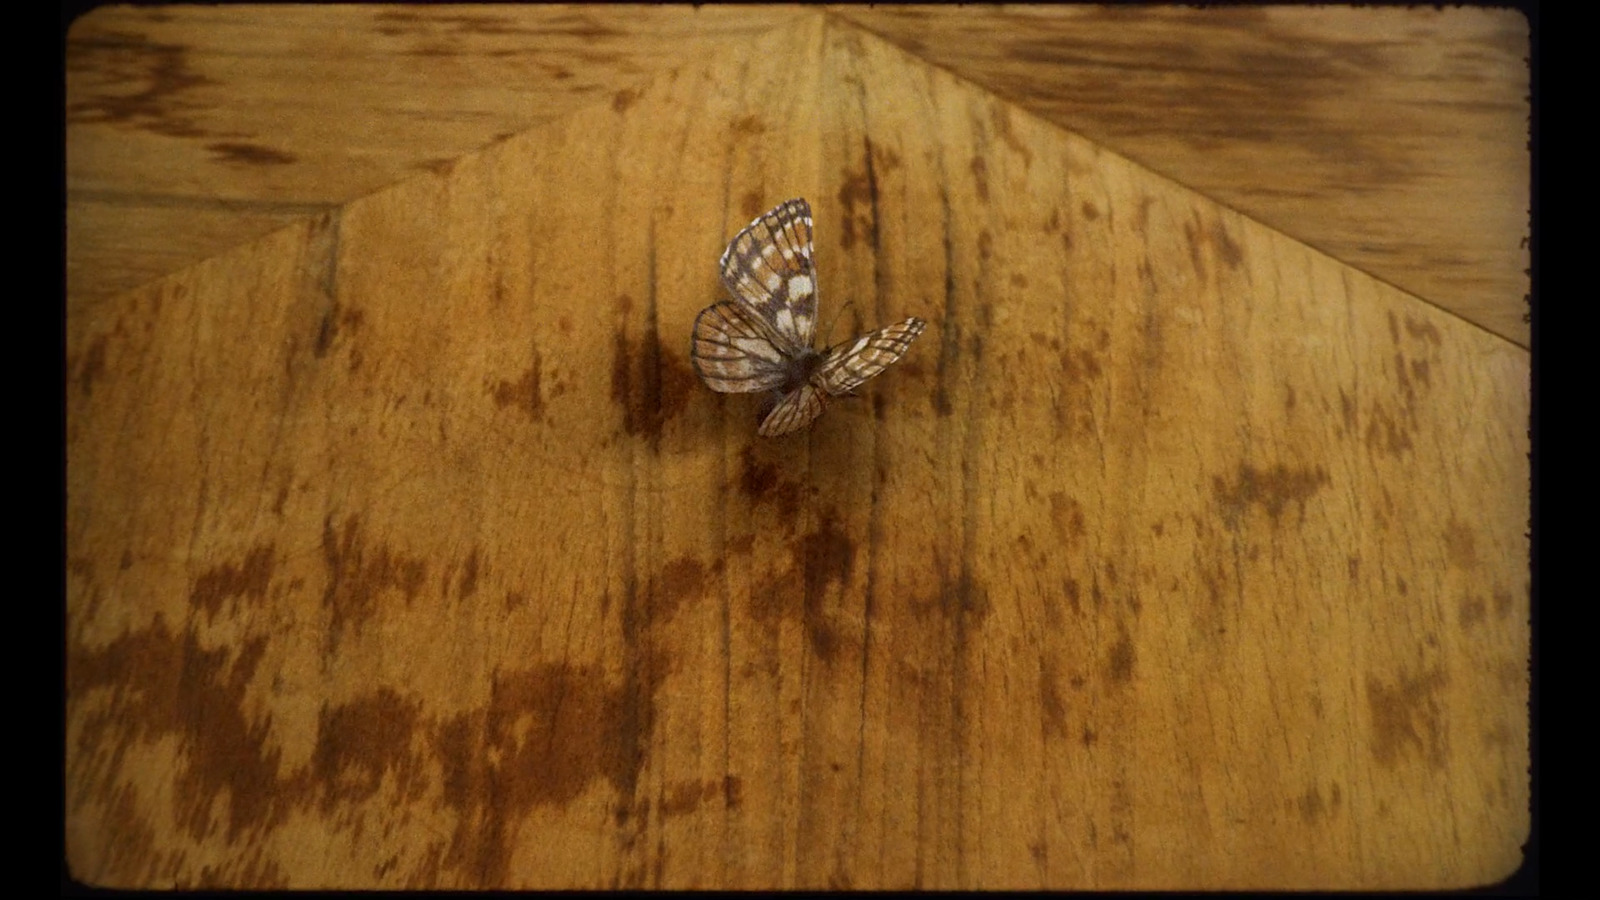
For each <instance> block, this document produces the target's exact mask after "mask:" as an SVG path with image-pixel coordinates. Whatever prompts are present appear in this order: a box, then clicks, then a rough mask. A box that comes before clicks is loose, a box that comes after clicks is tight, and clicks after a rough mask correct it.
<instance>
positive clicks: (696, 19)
mask: <svg viewBox="0 0 1600 900" xmlns="http://www.w3.org/2000/svg"><path fill="white" fill-rule="evenodd" d="M795 15H796V11H795V10H792V9H787V10H786V9H780V8H766V7H704V8H699V9H693V10H691V9H689V8H687V7H661V6H654V5H649V6H639V5H634V6H592V5H591V6H576V7H575V6H565V7H563V6H546V5H531V6H507V5H493V6H488V5H467V4H460V5H445V6H409V5H408V6H371V5H369V6H344V5H325V6H305V5H302V6H295V7H280V6H253V7H252V6H227V7H216V6H210V7H207V6H163V7H129V6H109V7H102V8H100V9H96V10H94V11H93V12H91V13H90V14H88V15H86V16H84V17H83V18H81V19H79V20H78V21H76V22H74V23H73V26H72V29H71V31H70V32H69V34H68V38H67V46H66V62H67V81H66V114H67V141H66V149H67V192H68V207H67V219H68V229H67V272H68V295H69V298H71V300H72V302H93V301H95V300H98V299H102V298H105V297H107V296H110V295H113V294H116V293H118V292H120V291H125V290H128V289H129V288H132V287H135V286H137V285H138V284H141V283H144V282H145V281H148V280H149V279H150V278H151V277H154V275H159V274H166V273H169V272H173V271H177V270H178V269H179V268H182V267H183V266H185V265H190V264H193V263H195V262H198V261H200V260H202V259H205V258H207V257H210V256H212V255H214V254H216V253H219V252H222V251H224V250H227V249H229V248H232V247H235V246H238V245H239V244H241V243H243V242H245V241H248V240H252V239H255V238H257V237H260V236H261V235H262V234H264V233H265V232H264V230H263V229H262V227H261V225H260V215H261V211H262V210H263V209H279V208H283V207H285V206H289V207H304V206H308V205H310V206H321V207H326V206H328V205H332V204H338V203H343V202H345V201H348V200H350V199H353V198H355V197H359V196H362V195H364V194H367V193H370V192H372V191H374V190H376V189H378V188H380V187H382V186H384V185H388V184H392V183H394V182H395V181H397V180H399V179H402V178H405V177H409V176H410V175H412V174H414V173H416V172H417V171H419V170H426V169H428V168H430V167H436V166H439V165H443V164H446V163H448V162H449V161H451V160H454V159H456V158H457V157H459V156H460V155H462V154H463V153H467V152H471V151H474V150H477V149H479V148H481V147H483V146H485V145H486V144H489V143H491V142H493V141H495V140H500V139H503V138H505V137H506V136H508V135H510V134H513V133H516V132H519V131H522V130H524V129H527V128H530V127H533V126H536V125H538V124H539V123H541V122H547V121H549V120H551V119H552V118H555V117H557V116H562V115H565V114H567V113H568V112H570V111H572V110H574V109H576V108H578V107H580V106H585V105H590V104H594V103H596V102H604V101H605V100H607V99H609V98H610V97H612V96H613V95H615V94H616V93H617V92H618V91H620V90H623V89H626V88H628V87H630V86H634V85H637V84H639V83H642V82H644V81H646V80H648V79H649V78H650V77H651V75H652V74H653V73H657V72H660V71H663V70H665V69H669V68H671V67H672V66H674V65H678V64H680V63H681V62H683V61H684V60H688V59H694V58H697V57H702V56H705V55H707V54H708V53H710V52H712V51H711V50H710V48H712V47H716V46H721V45H723V44H736V43H737V42H739V41H741V40H745V39H747V38H749V37H750V36H751V35H754V34H759V33H761V32H763V31H767V30H770V29H772V28H774V27H777V26H779V25H781V24H782V23H784V22H786V21H789V20H792V19H793V18H794V16H795ZM106 204H112V205H113V208H112V209H108V208H107V206H106ZM175 208H181V209H186V210H189V211H190V212H191V215H188V216H173V215H170V213H169V211H170V210H172V209H175ZM112 213H117V214H120V216H122V218H119V217H118V215H113V214H112ZM119 224H121V225H122V227H120V228H118V227H116V226H117V225H119ZM152 226H154V227H155V228H156V230H155V231H153V232H152V230H151V228H152Z"/></svg>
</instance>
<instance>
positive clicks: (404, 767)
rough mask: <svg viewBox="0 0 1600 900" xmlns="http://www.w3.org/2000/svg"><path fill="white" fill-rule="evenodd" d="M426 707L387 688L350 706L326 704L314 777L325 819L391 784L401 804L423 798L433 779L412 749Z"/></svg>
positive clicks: (319, 717)
mask: <svg viewBox="0 0 1600 900" xmlns="http://www.w3.org/2000/svg"><path fill="white" fill-rule="evenodd" d="M420 709H421V704H420V703H419V702H417V701H415V700H406V699H405V698H403V697H401V696H400V695H399V694H397V693H395V692H394V691H393V690H392V689H390V688H388V687H380V688H379V689H378V690H377V691H376V692H374V693H372V694H369V695H366V696H362V697H357V698H356V699H354V700H351V701H350V702H348V703H342V704H337V705H334V706H329V705H327V704H324V705H323V707H322V710H321V711H320V712H319V713H318V714H317V742H316V747H315V749H314V750H313V751H312V754H311V774H312V777H313V778H315V780H316V784H317V787H318V790H319V791H320V793H321V803H320V806H321V810H322V813H323V814H324V815H328V814H330V813H332V812H333V811H334V810H335V809H336V808H338V807H341V806H352V805H355V804H359V803H364V802H366V801H368V800H370V799H372V798H373V797H374V796H376V795H377V793H378V790H379V789H380V788H381V787H382V786H383V783H384V779H385V778H389V779H391V780H392V783H393V785H394V787H395V789H396V790H397V791H398V793H399V798H398V800H399V802H402V803H404V802H410V801H413V800H417V799H419V798H422V797H423V796H424V795H425V794H426V792H427V789H428V787H429V782H430V781H431V780H432V779H431V773H430V772H429V771H428V767H427V766H426V760H425V759H421V758H419V757H418V755H417V754H416V753H414V752H413V751H412V749H411V738H412V735H413V734H414V733H416V731H417V722H418V718H419V711H420Z"/></svg>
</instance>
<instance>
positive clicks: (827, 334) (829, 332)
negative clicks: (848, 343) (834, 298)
mask: <svg viewBox="0 0 1600 900" xmlns="http://www.w3.org/2000/svg"><path fill="white" fill-rule="evenodd" d="M855 305H856V302H855V301H854V300H846V301H845V302H844V305H843V306H841V307H839V311H838V312H836V313H834V314H833V318H832V319H830V320H829V321H828V327H827V329H826V330H824V331H823V332H822V346H824V347H831V346H833V340H832V338H833V326H835V325H837V324H839V317H840V316H842V315H844V311H845V310H847V309H851V308H853V307H854V306H855ZM856 330H857V331H859V330H861V329H860V328H859V327H858V328H857V329H856Z"/></svg>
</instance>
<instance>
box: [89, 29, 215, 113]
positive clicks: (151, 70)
mask: <svg viewBox="0 0 1600 900" xmlns="http://www.w3.org/2000/svg"><path fill="white" fill-rule="evenodd" d="M66 68H67V71H68V72H69V73H72V74H75V75H80V76H82V77H83V78H84V79H85V80H86V81H87V82H88V83H90V84H91V85H92V86H91V87H90V88H89V89H87V90H85V91H82V92H81V93H83V94H88V95H89V96H88V99H85V100H79V101H77V102H74V103H71V104H68V106H67V110H66V112H67V123H68V124H69V125H70V124H77V123H85V124H88V123H109V124H117V125H128V126H131V127H134V128H140V129H143V130H145V131H149V132H152V133H154V134H161V135H166V136H169V137H197V136H199V135H203V134H205V133H206V132H205V130H204V129H203V128H201V127H199V126H198V125H197V124H196V122H195V119H194V114H196V113H198V112H200V111H202V110H204V109H206V108H208V107H209V106H210V104H207V103H201V102H196V101H191V100H190V99H188V96H187V95H188V94H190V92H192V91H194V90H195V89H196V88H200V87H204V86H206V85H214V84H217V82H216V81H213V80H212V79H210V78H206V77H204V76H202V75H200V74H198V73H196V72H195V71H194V70H193V69H191V68H190V66H189V48H188V47H186V46H184V45H182V44H162V43H157V42H155V41H153V40H150V39H149V38H148V37H146V36H144V35H141V34H133V33H130V32H124V31H93V30H90V29H79V30H78V34H77V35H76V36H69V37H68V40H67V45H66Z"/></svg>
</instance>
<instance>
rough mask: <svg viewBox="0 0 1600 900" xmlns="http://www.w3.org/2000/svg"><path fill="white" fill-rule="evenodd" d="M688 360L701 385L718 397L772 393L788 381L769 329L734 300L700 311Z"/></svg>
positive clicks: (786, 360)
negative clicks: (723, 395)
mask: <svg viewBox="0 0 1600 900" xmlns="http://www.w3.org/2000/svg"><path fill="white" fill-rule="evenodd" d="M689 357H690V359H691V360H692V361H693V362H694V370H695V371H696V372H698V373H699V374H700V380H701V381H704V382H705V383H706V387H708V388H711V389H712V390H713V391H717V392H719V393H723V394H736V393H738V394H747V393H751V392H753V391H775V390H779V389H780V388H782V387H783V386H784V385H785V384H787V383H788V381H789V380H790V369H791V367H792V363H791V361H790V360H789V358H788V357H787V356H785V354H784V353H783V351H782V350H781V349H779V346H778V345H777V344H775V343H774V342H773V339H772V333H771V329H770V328H768V327H767V326H766V324H765V323H763V322H762V321H761V320H760V319H758V318H756V314H755V313H754V312H753V311H751V310H750V309H748V308H747V307H745V306H744V304H742V303H740V302H738V301H736V300H724V301H722V302H721V303H715V304H712V305H711V306H708V307H706V308H705V309H702V310H701V311H700V315H699V316H698V317H697V318H696V319H695V320H694V344H693V345H692V346H691V347H690V350H689Z"/></svg>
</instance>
